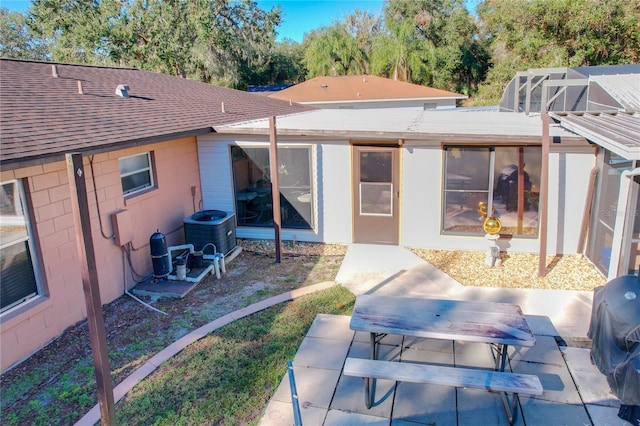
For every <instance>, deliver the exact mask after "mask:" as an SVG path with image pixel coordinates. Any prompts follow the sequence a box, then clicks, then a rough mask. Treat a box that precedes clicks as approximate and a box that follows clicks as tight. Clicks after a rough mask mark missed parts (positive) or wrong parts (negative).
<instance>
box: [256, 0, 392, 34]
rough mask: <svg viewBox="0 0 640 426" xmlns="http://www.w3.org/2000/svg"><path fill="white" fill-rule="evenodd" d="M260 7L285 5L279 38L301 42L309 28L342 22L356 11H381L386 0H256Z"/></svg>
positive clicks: (269, 7)
mask: <svg viewBox="0 0 640 426" xmlns="http://www.w3.org/2000/svg"><path fill="white" fill-rule="evenodd" d="M257 3H258V5H260V8H262V9H266V10H270V9H271V8H272V7H276V6H278V5H279V6H281V7H282V23H281V24H280V26H279V27H278V40H282V39H284V38H290V39H292V40H295V41H297V42H301V41H302V39H303V37H304V34H305V33H308V32H309V31H310V30H312V29H315V28H319V27H324V26H328V25H331V24H332V23H333V22H334V21H342V20H344V18H346V17H347V15H349V14H351V13H353V11H354V10H356V9H360V10H365V11H367V12H371V13H373V14H377V13H382V6H383V4H384V1H383V0H351V1H343V0H325V1H320V0H257Z"/></svg>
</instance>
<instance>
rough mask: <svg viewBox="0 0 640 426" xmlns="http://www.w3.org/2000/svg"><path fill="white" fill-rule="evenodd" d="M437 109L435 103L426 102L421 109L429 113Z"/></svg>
mask: <svg viewBox="0 0 640 426" xmlns="http://www.w3.org/2000/svg"><path fill="white" fill-rule="evenodd" d="M437 107H438V104H437V103H436V102H426V103H425V104H424V105H423V106H422V109H423V110H424V111H430V110H433V109H436V108H437Z"/></svg>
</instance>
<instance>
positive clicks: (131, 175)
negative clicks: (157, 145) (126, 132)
mask: <svg viewBox="0 0 640 426" xmlns="http://www.w3.org/2000/svg"><path fill="white" fill-rule="evenodd" d="M151 164H152V162H151V154H150V153H149V152H145V153H142V154H137V155H132V156H130V157H123V158H121V159H120V180H121V181H122V192H123V194H124V195H125V196H130V195H133V194H137V193H139V192H142V191H144V190H146V189H148V188H151V187H153V185H154V183H153V169H152V166H151Z"/></svg>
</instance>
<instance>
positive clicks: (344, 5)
mask: <svg viewBox="0 0 640 426" xmlns="http://www.w3.org/2000/svg"><path fill="white" fill-rule="evenodd" d="M257 3H258V5H259V6H260V8H261V9H265V10H270V9H271V8H273V7H276V6H278V5H279V6H281V7H282V23H281V24H280V27H278V40H282V39H284V38H290V39H292V40H295V41H297V42H301V41H302V39H303V37H304V34H305V33H307V32H309V31H310V30H313V29H315V28H319V27H324V26H327V25H331V24H332V23H333V21H336V20H337V21H342V20H344V18H345V17H347V15H349V14H351V13H353V11H354V10H356V9H360V10H365V11H368V12H371V13H374V14H376V13H381V11H382V6H383V5H384V0H347V1H345V0H324V1H321V0H257ZM476 3H478V0H467V4H468V5H469V6H471V7H469V8H470V9H471V8H473V6H475V4H476ZM30 4H31V1H30V0H0V6H1V7H5V8H7V9H9V10H12V11H13V10H15V11H18V12H24V11H26V10H27V9H28V8H29V5H30Z"/></svg>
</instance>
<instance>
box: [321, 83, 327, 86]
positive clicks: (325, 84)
mask: <svg viewBox="0 0 640 426" xmlns="http://www.w3.org/2000/svg"><path fill="white" fill-rule="evenodd" d="M320 87H329V85H328V84H327V83H322V84H321V85H320Z"/></svg>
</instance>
